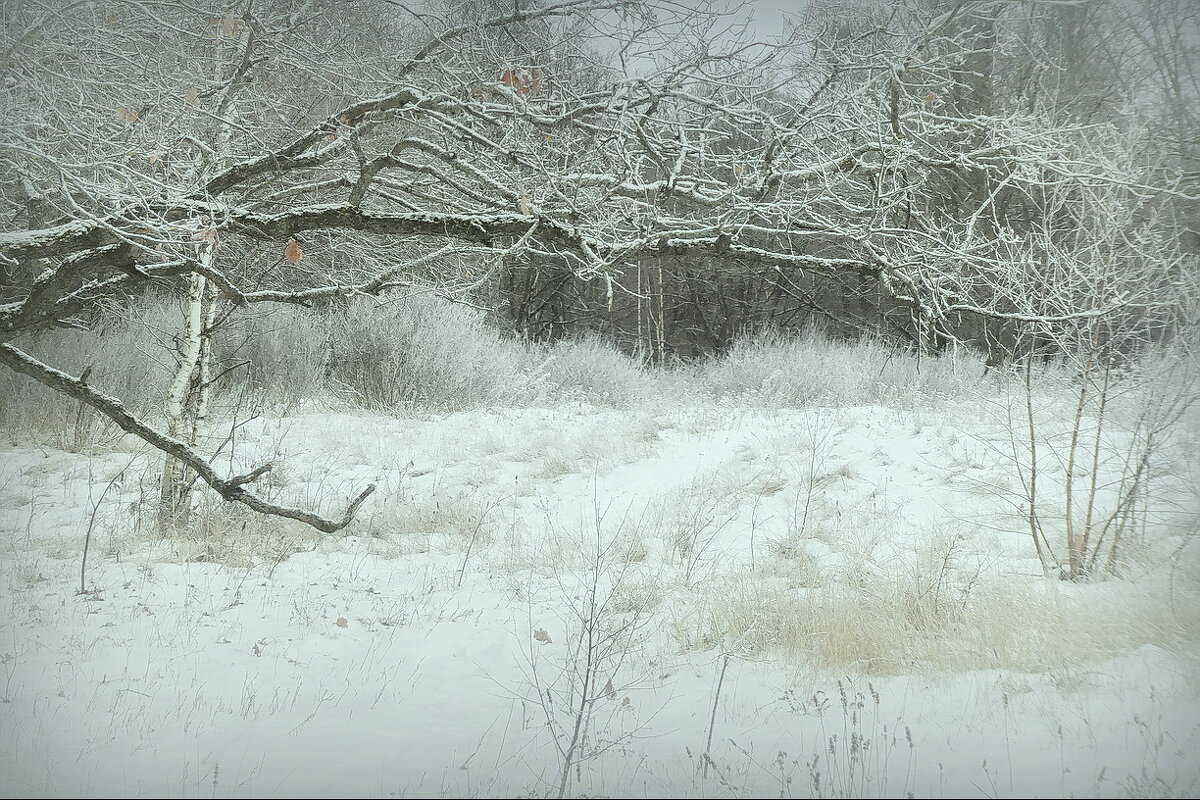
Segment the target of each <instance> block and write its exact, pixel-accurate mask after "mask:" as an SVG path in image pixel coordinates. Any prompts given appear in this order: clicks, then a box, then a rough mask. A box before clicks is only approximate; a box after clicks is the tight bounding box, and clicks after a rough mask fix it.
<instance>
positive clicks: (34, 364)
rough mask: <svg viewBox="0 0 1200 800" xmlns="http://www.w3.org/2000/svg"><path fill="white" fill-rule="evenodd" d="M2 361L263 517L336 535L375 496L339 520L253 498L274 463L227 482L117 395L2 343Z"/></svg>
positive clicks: (361, 499) (365, 491)
mask: <svg viewBox="0 0 1200 800" xmlns="http://www.w3.org/2000/svg"><path fill="white" fill-rule="evenodd" d="M0 363H3V364H4V365H5V366H6V367H8V368H9V369H11V370H13V371H14V372H20V373H22V374H23V375H28V376H29V377H31V378H33V379H34V380H35V381H37V382H38V383H41V384H43V385H44V386H48V387H49V388H51V389H53V390H54V391H56V392H59V393H60V394H65V395H67V396H68V397H73V398H75V399H76V400H79V401H80V402H81V403H86V404H87V405H89V406H91V407H92V408H94V409H96V410H97V411H99V412H100V413H101V414H104V415H105V416H106V417H108V418H109V419H111V420H112V421H113V422H115V423H116V424H117V425H118V426H119V427H120V428H121V430H123V431H125V432H126V433H131V434H133V435H134V436H136V437H138V438H139V439H141V440H142V441H144V442H146V443H148V444H150V445H151V446H153V447H154V448H156V449H158V450H160V451H162V452H163V453H166V454H168V455H170V456H174V457H175V458H177V459H179V460H180V461H181V462H183V463H184V464H186V465H187V466H189V467H191V468H192V469H193V470H194V471H195V472H196V474H197V475H199V476H200V479H201V480H203V481H204V482H205V483H207V484H208V485H209V486H211V487H212V488H213V489H214V490H215V491H216V492H217V494H219V495H221V496H222V497H224V498H225V500H226V501H228V502H232V503H241V504H242V505H244V506H246V507H247V508H249V509H251V510H252V511H257V512H259V513H260V514H270V515H272V516H276V517H286V518H287V519H294V520H297V521H299V522H303V523H304V524H305V525H309V526H311V527H313V528H316V529H317V530H319V531H322V532H324V533H334V532H335V531H339V530H341V529H342V528H345V527H346V526H347V525H349V524H350V523H351V522H352V521H353V519H354V515H355V513H357V512H358V509H359V507H360V506H361V505H362V504H363V503H364V502H365V501H366V499H367V498H368V497H370V496H371V493H372V492H374V491H375V484H373V483H372V484H369V485H368V486H367V488H366V489H363V491H362V492H361V493H359V495H358V497H356V498H355V499H354V501H353V502H352V503H350V505H349V507H348V508H347V509H346V513H345V515H344V516H343V517H342V519H341V520H340V521H335V520H330V519H325V518H324V517H321V516H318V515H316V514H313V513H310V512H308V511H303V510H301V509H297V508H288V507H287V506H279V505H275V504H274V503H268V502H267V501H266V500H263V499H262V498H261V497H259V496H257V495H255V494H251V493H250V492H248V491H246V489H244V488H243V487H244V486H245V484H247V483H250V482H252V481H253V480H254V479H256V478H258V477H260V476H261V475H262V474H264V473H265V472H267V471H268V470H269V469H270V468H271V466H272V464H266V465H264V466H262V467H259V468H258V469H256V470H253V471H251V472H249V473H247V474H245V475H238V476H235V477H233V478H228V479H226V478H222V477H221V476H219V475H217V473H216V471H215V470H214V469H213V468H212V467H211V466H210V465H209V463H208V462H207V461H206V460H205V459H204V458H203V457H202V456H201V455H200V454H199V453H197V452H196V451H195V450H193V449H192V448H190V447H188V446H187V445H186V444H184V443H183V442H181V441H179V440H178V439H176V438H174V437H172V436H169V435H167V434H165V433H162V432H161V431H158V430H155V429H154V428H152V427H150V426H149V425H147V424H146V423H144V422H142V421H141V420H139V419H138V418H137V417H135V416H133V415H132V414H130V413H129V411H128V410H127V409H126V408H125V406H123V405H122V404H121V401H120V400H117V399H116V398H115V397H110V396H108V395H105V394H102V393H100V392H98V391H96V390H95V389H93V388H92V387H91V386H89V385H88V384H87V383H86V382H85V381H84V380H82V379H81V378H76V377H73V376H71V375H68V374H67V373H65V372H60V371H59V370H57V369H54V368H53V367H51V366H49V365H48V364H44V363H42V362H41V361H39V360H37V359H36V358H34V357H33V356H31V355H29V354H28V353H26V352H24V351H22V350H19V349H18V348H16V347H13V346H12V345H11V344H0Z"/></svg>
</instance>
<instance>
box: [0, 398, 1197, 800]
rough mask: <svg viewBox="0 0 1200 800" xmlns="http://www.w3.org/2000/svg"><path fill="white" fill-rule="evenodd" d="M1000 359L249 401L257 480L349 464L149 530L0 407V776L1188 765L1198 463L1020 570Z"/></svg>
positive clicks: (558, 776) (376, 777) (805, 776)
mask: <svg viewBox="0 0 1200 800" xmlns="http://www.w3.org/2000/svg"><path fill="white" fill-rule="evenodd" d="M1002 380H1003V379H1000V378H994V379H982V380H979V381H978V388H977V390H976V391H974V392H967V393H960V394H958V395H955V396H950V395H942V396H937V395H936V394H928V393H927V394H926V395H924V396H923V397H922V398H920V399H919V401H913V402H891V403H889V404H884V405H879V404H876V405H860V406H821V405H813V406H810V407H801V406H799V405H796V406H794V407H790V408H783V407H780V408H772V407H770V406H771V404H769V403H754V402H749V401H748V402H745V403H738V402H715V401H711V402H710V401H707V400H696V401H694V402H688V401H687V400H686V397H685V398H684V399H683V400H680V399H679V398H678V397H676V398H674V399H673V400H672V401H671V402H665V401H664V402H653V399H654V398H653V396H652V395H647V396H646V397H641V398H633V399H630V398H626V399H625V400H623V401H615V402H613V403H610V404H608V405H599V404H591V403H587V402H580V401H573V402H571V401H562V402H557V403H554V404H550V405H544V406H533V407H530V406H526V407H488V408H479V409H475V410H466V411H461V412H457V413H449V414H445V415H436V414H428V413H424V414H417V413H409V414H403V415H398V414H386V413H377V412H368V411H362V410H358V411H348V410H346V409H342V410H341V411H331V410H328V409H327V408H326V409H323V410H322V409H309V410H303V409H295V408H294V409H292V410H290V411H287V412H285V413H284V412H281V413H277V414H264V415H263V416H261V417H260V418H257V419H252V420H250V421H248V422H247V421H244V420H243V422H244V424H241V425H240V426H239V427H238V428H237V436H236V439H235V441H234V442H233V444H232V445H231V446H229V447H226V448H225V450H224V451H223V454H222V455H221V456H220V457H219V458H218V460H217V462H216V464H217V465H219V466H220V467H221V469H222V471H228V472H230V473H232V472H236V471H240V470H242V469H244V468H246V467H249V466H252V465H255V464H258V463H262V461H264V460H268V459H275V460H276V461H277V463H278V466H277V467H276V468H275V469H274V470H273V471H272V472H270V473H268V475H267V476H266V477H264V479H263V482H262V483H261V484H260V485H259V489H260V491H262V492H263V493H264V494H265V495H266V496H267V497H268V498H269V499H273V500H277V501H281V502H283V501H286V502H292V503H296V504H300V505H303V506H305V507H310V508H311V507H316V508H321V509H323V510H325V511H327V512H329V513H331V514H333V515H335V516H336V515H337V514H338V513H340V512H339V510H338V509H339V507H344V506H343V504H344V503H345V502H346V501H347V500H348V499H350V498H352V497H353V496H354V495H355V494H357V492H358V491H360V490H361V488H362V487H363V486H364V485H365V484H367V483H377V484H378V486H379V489H378V491H377V492H376V493H375V495H374V496H373V497H371V498H370V500H369V501H368V503H367V504H366V505H365V506H364V507H363V509H362V511H361V512H360V515H359V519H358V520H357V521H356V522H355V523H354V524H353V525H352V526H351V527H350V528H349V529H347V531H346V532H345V534H346V535H342V534H340V533H339V534H335V535H323V534H318V533H316V532H315V531H312V530H309V529H307V528H304V527H303V526H301V525H298V524H296V525H293V524H291V523H287V522H284V521H280V520H276V519H263V518H258V517H255V516H253V515H250V514H248V513H245V512H243V511H241V510H240V509H236V508H230V507H223V506H222V504H220V503H218V502H216V501H214V500H212V498H211V497H207V496H206V497H205V499H204V500H203V501H202V502H201V503H200V507H199V508H198V513H197V515H196V519H195V521H194V522H193V524H192V526H191V527H190V528H189V530H187V531H185V532H177V533H174V534H171V535H166V534H163V533H161V532H160V531H159V530H158V529H157V528H156V527H155V525H154V517H153V514H151V513H149V512H148V511H146V510H145V509H146V508H147V507H148V506H149V504H150V502H151V499H152V498H153V497H154V496H155V492H156V491H157V476H158V470H159V469H160V464H159V462H158V461H157V460H156V459H155V458H153V457H151V456H150V455H149V454H148V453H146V452H145V451H144V450H142V449H139V445H138V444H137V443H136V442H135V441H133V440H131V439H123V440H119V441H118V442H117V443H116V444H110V445H109V446H107V447H103V448H100V447H93V448H90V449H89V448H86V447H85V448H79V449H81V450H82V452H68V451H66V450H63V449H57V448H55V447H53V446H51V445H49V444H46V443H45V442H43V443H41V444H36V445H35V444H32V443H30V441H28V440H27V439H22V437H20V436H18V435H17V434H15V433H13V434H12V435H11V436H10V437H8V439H7V440H6V441H5V442H4V449H3V453H2V460H0V473H2V474H0V487H2V488H0V525H2V526H3V540H2V541H3V551H2V554H0V559H2V560H0V580H2V581H3V587H4V588H3V593H2V595H0V597H2V600H0V603H3V607H2V608H0V613H2V614H3V617H4V626H3V633H2V636H3V638H2V639H0V664H2V665H3V666H2V669H0V743H2V749H0V776H3V777H2V778H0V791H2V793H3V795H4V796H8V797H21V796H62V797H72V796H85V795H86V796H95V797H101V796H124V797H139V796H170V797H176V796H179V797H182V796H188V797H194V796H204V797H226V796H230V797H251V796H255V797H297V796H305V797H346V796H354V797H428V796H435V797H440V796H448V797H456V796H546V795H550V796H556V795H559V794H560V793H561V794H565V795H567V796H589V797H597V796H610V797H618V796H621V797H626V796H632V797H660V796H714V797H726V796H729V797H763V796H800V797H807V796H816V797H897V796H907V795H914V796H918V797H922V796H924V797H1023V796H1040V797H1063V796H1077V797H1127V796H1135V797H1160V796H1178V797H1184V796H1193V794H1194V793H1195V792H1196V791H1197V790H1198V789H1200V758H1198V757H1197V754H1198V753H1200V710H1198V705H1197V700H1198V697H1200V695H1198V691H1197V689H1198V687H1200V660H1198V658H1197V653H1198V649H1197V640H1198V637H1197V625H1198V622H1200V602H1198V598H1200V591H1198V581H1197V563H1196V562H1197V560H1198V559H1197V552H1196V546H1195V543H1194V542H1193V539H1194V533H1195V524H1194V523H1195V516H1194V512H1195V497H1194V495H1190V494H1188V493H1187V491H1186V487H1183V484H1182V483H1181V482H1178V481H1176V482H1172V481H1170V480H1167V481H1163V482H1161V483H1160V485H1161V486H1162V487H1163V489H1162V490H1163V491H1171V492H1177V493H1178V495H1177V497H1175V502H1174V503H1173V505H1174V507H1175V508H1176V510H1177V511H1178V512H1182V513H1176V514H1174V515H1172V516H1169V517H1164V519H1163V520H1161V521H1158V522H1155V521H1153V520H1152V521H1151V523H1152V524H1150V525H1148V526H1147V528H1146V530H1147V531H1149V533H1147V534H1146V535H1145V536H1143V537H1142V538H1140V539H1139V540H1138V541H1137V542H1130V543H1129V545H1128V553H1127V564H1128V566H1127V567H1126V569H1125V570H1124V571H1123V573H1122V574H1121V575H1119V576H1118V577H1113V578H1108V579H1105V580H1097V581H1091V582H1083V583H1073V582H1067V581H1061V580H1058V579H1055V578H1047V577H1044V576H1043V571H1042V568H1041V566H1040V564H1039V561H1038V559H1037V555H1036V552H1035V550H1034V547H1033V544H1032V542H1031V540H1030V536H1029V533H1028V529H1027V527H1023V524H1024V523H1023V519H1022V514H1023V511H1022V508H1021V504H1020V502H1019V491H1020V482H1019V478H1018V477H1016V475H1015V473H1014V471H1013V467H1012V461H1013V455H1012V453H1013V450H1012V440H1011V437H1010V435H1009V433H1008V432H1006V431H1007V430H1008V429H1007V428H1006V426H1005V424H1004V415H1003V413H1002V408H1003V402H1002V401H998V400H997V399H996V398H997V396H998V395H999V394H1002V393H1003V389H1002V388H1001V383H1000V381H1002ZM225 426H226V427H225V429H226V430H228V428H229V421H226V423H225ZM218 427H219V426H218ZM1192 432H1193V433H1194V428H1193V429H1192ZM1163 458H1164V459H1166V465H1165V468H1164V472H1165V474H1167V475H1168V476H1170V475H1176V476H1178V477H1184V473H1185V472H1186V470H1187V469H1189V463H1190V462H1191V461H1192V458H1191V457H1190V456H1189V454H1188V451H1187V450H1186V448H1184V449H1180V448H1177V449H1174V450H1170V451H1165V454H1164V456H1163ZM1171 459H1174V461H1172V460H1171ZM1049 469H1050V468H1047V470H1049ZM1047 516H1048V518H1051V517H1052V516H1053V514H1052V513H1048V515H1047ZM85 544H86V546H87V553H88V555H87V561H86V565H84V564H83V562H82V553H83V552H84V548H85ZM81 582H82V583H81ZM81 588H82V591H81Z"/></svg>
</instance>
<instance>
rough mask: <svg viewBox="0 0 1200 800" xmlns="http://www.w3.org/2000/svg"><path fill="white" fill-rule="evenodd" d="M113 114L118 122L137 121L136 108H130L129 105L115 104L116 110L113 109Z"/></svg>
mask: <svg viewBox="0 0 1200 800" xmlns="http://www.w3.org/2000/svg"><path fill="white" fill-rule="evenodd" d="M113 116H114V117H116V118H117V121H118V122H128V123H130V124H132V123H134V122H137V121H138V112H137V110H136V109H133V108H130V107H129V106H117V108H116V110H115V111H113Z"/></svg>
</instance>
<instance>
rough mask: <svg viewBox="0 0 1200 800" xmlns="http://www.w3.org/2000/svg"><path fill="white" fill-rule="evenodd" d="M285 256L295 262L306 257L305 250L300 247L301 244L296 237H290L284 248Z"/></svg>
mask: <svg viewBox="0 0 1200 800" xmlns="http://www.w3.org/2000/svg"><path fill="white" fill-rule="evenodd" d="M283 257H284V258H286V259H287V260H288V261H290V262H292V263H293V264H295V263H296V262H297V261H299V260H300V259H302V258H304V251H303V250H301V249H300V245H298V244H296V240H295V239H288V242H287V247H285V248H283Z"/></svg>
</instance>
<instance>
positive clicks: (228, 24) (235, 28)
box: [218, 16, 246, 38]
mask: <svg viewBox="0 0 1200 800" xmlns="http://www.w3.org/2000/svg"><path fill="white" fill-rule="evenodd" d="M218 26H219V28H220V31H221V34H222V35H223V36H228V37H229V38H233V37H234V36H237V34H238V33H239V32H241V30H242V28H244V27H245V26H246V21H245V20H243V19H241V18H240V17H231V16H224V17H221V19H220V20H219V21H218Z"/></svg>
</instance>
